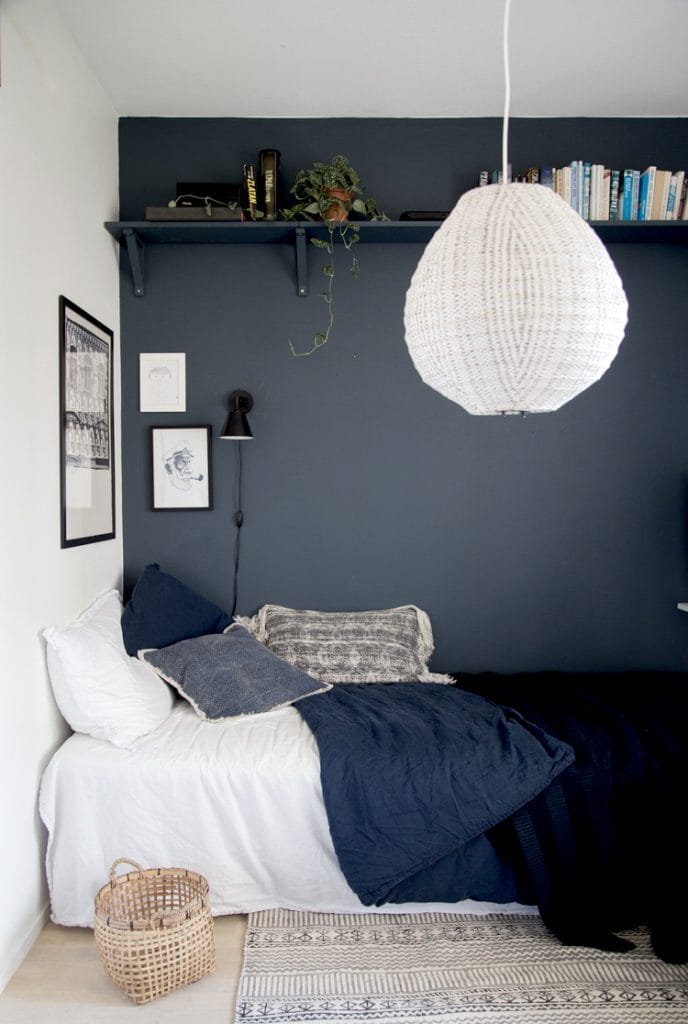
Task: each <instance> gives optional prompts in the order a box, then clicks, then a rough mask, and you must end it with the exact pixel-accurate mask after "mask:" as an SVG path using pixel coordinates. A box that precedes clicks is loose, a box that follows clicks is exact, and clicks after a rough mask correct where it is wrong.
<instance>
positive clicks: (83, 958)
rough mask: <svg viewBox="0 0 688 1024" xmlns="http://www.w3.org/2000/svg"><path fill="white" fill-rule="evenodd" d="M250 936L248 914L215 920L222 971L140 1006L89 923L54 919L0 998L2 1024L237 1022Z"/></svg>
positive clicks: (216, 971)
mask: <svg viewBox="0 0 688 1024" xmlns="http://www.w3.org/2000/svg"><path fill="white" fill-rule="evenodd" d="M245 933H246V918H245V917H244V916H242V915H235V916H232V917H216V918H215V942H216V947H217V968H216V970H215V973H214V974H211V975H209V976H208V977H207V978H202V979H201V980H200V981H197V982H196V983H195V984H193V985H187V986H186V987H185V988H181V989H178V990H177V991H176V992H170V994H169V995H167V996H163V997H162V998H160V999H157V1000H155V1001H154V1002H152V1003H145V1004H142V1005H141V1006H137V1005H136V1004H134V1003H132V1002H131V1001H130V1000H129V999H127V997H126V996H125V995H123V994H122V993H121V992H120V991H119V989H118V988H117V987H116V986H115V985H114V984H113V982H112V981H111V980H110V978H109V977H108V975H107V974H106V973H105V970H104V968H103V965H102V964H101V962H100V959H99V957H98V954H97V952H96V949H95V945H94V942H93V932H92V931H90V930H89V929H86V928H60V927H58V926H57V925H54V924H49V925H46V927H45V928H44V929H43V931H42V932H41V934H40V936H39V937H38V939H37V941H36V943H35V944H34V946H33V947H32V949H31V951H30V952H29V954H28V956H27V957H26V960H25V961H24V963H23V964H22V965H21V967H20V968H19V970H18V971H17V973H16V974H15V975H14V977H13V978H12V980H11V981H10V983H9V985H8V986H7V988H6V989H5V991H4V992H3V993H2V995H0V1022H1V1024H29V1022H30V1024H39V1022H40V1024H53V1021H68V1022H69V1024H91V1022H93V1024H103V1022H108V1024H110V1022H111V1024H120V1022H122V1024H126V1022H133V1021H136V1022H137V1024H179V1022H181V1021H185V1022H187V1024H189V1022H191V1021H202V1022H203V1024H233V1021H234V1002H235V998H236V990H237V985H238V982H239V975H240V973H241V961H242V956H243V949H244V935H245Z"/></svg>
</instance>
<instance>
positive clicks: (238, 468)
mask: <svg viewBox="0 0 688 1024" xmlns="http://www.w3.org/2000/svg"><path fill="white" fill-rule="evenodd" d="M242 447H243V446H242V445H241V444H237V445H236V450H237V452H236V462H235V464H234V525H235V527H236V534H235V536H234V595H233V598H232V618H234V615H235V613H236V607H237V599H238V596H239V554H240V550H241V527H242V526H243V522H244V513H243V511H242V508H241V476H242V465H241V449H242Z"/></svg>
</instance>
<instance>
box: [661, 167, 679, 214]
mask: <svg viewBox="0 0 688 1024" xmlns="http://www.w3.org/2000/svg"><path fill="white" fill-rule="evenodd" d="M677 180H678V179H677V175H676V174H672V175H671V181H670V182H669V195H668V196H667V208H666V214H665V217H664V219H665V220H675V219H676V218H675V216H674V207H675V206H676V183H677Z"/></svg>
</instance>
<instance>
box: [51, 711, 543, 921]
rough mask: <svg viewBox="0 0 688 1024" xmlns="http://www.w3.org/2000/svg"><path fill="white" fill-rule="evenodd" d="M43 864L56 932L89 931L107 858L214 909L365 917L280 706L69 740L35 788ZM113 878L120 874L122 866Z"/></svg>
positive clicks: (310, 762) (293, 721) (310, 763)
mask: <svg viewBox="0 0 688 1024" xmlns="http://www.w3.org/2000/svg"><path fill="white" fill-rule="evenodd" d="M40 814H41V818H42V819H43V821H44V823H45V825H46V827H47V829H48V832H49V839H48V849H47V855H46V869H47V875H48V886H49V889H50V897H51V914H52V919H53V921H55V923H56V924H62V925H80V926H92V924H93V900H94V897H95V895H96V892H97V891H98V889H99V888H100V887H101V885H103V884H104V883H105V882H106V881H107V879H108V876H109V869H110V865H111V864H112V862H113V861H114V860H115V859H116V858H117V857H132V858H133V859H134V860H136V861H138V862H139V863H140V864H141V865H142V866H144V867H169V866H175V867H177V866H179V867H186V868H190V869H192V870H194V871H198V872H200V873H201V874H203V875H204V876H205V877H206V878H207V879H208V881H209V883H210V898H211V906H212V909H213V913H214V914H216V915H217V914H229V913H237V912H239V913H246V912H248V911H255V910H265V909H268V908H270V907H285V908H290V909H295V910H313V911H331V912H333V913H356V912H360V913H370V912H371V911H374V910H375V909H376V908H371V907H365V906H364V905H363V904H362V903H361V902H360V901H359V899H358V897H357V896H356V895H355V894H354V893H353V892H352V890H351V889H350V888H349V886H348V885H347V883H346V881H345V879H344V876H343V875H342V873H341V871H340V869H339V865H338V863H337V858H336V856H335V853H334V849H333V847H332V840H331V838H330V833H329V829H328V825H327V815H326V812H325V806H324V803H323V799H322V791H321V788H320V762H319V757H318V749H317V746H316V743H315V740H314V738H313V736H312V734H311V732H310V730H309V728H308V726H307V725H306V724H305V722H304V721H303V719H302V718H301V716H300V715H299V713H298V712H297V711H296V710H295V709H294V708H292V707H288V708H282V709H281V710H279V711H273V712H269V713H267V714H262V715H256V716H253V717H251V718H244V719H240V720H237V721H234V722H223V723H221V724H216V723H212V722H202V721H200V720H199V719H198V718H197V716H196V715H195V713H194V712H193V710H192V708H191V707H190V706H189V705H188V704H186V703H185V702H184V701H180V702H179V703H178V704H177V705H176V706H175V708H174V709H173V711H172V714H171V715H170V717H169V719H168V720H167V721H166V722H165V723H164V724H163V725H162V726H160V727H159V728H158V729H157V730H155V732H153V733H150V734H149V735H148V736H144V737H143V738H141V739H139V740H138V741H137V742H136V745H135V749H133V750H123V749H120V748H117V747H114V746H112V745H111V744H109V743H107V742H106V741H103V740H95V739H92V738H91V737H89V736H84V735H79V734H75V735H74V736H71V737H70V738H69V739H68V740H67V741H66V742H65V743H64V744H63V745H62V746H61V747H60V749H59V750H58V751H57V752H56V753H55V755H54V757H53V758H52V760H51V762H50V764H49V765H48V767H47V769H46V771H45V773H44V775H43V780H42V783H41V792H40ZM122 870H125V869H122ZM377 909H379V910H380V911H381V912H389V911H393V912H395V913H404V912H408V913H411V912H418V911H431V910H439V911H450V912H454V913H477V914H481V913H493V912H495V911H501V912H503V913H509V912H510V911H511V912H513V911H515V910H517V911H520V912H523V911H524V910H525V909H526V908H523V907H521V906H519V905H518V904H508V905H503V904H499V905H498V904H492V903H477V902H474V901H471V900H468V901H465V902H463V903H454V904H449V905H448V904H427V903H425V904H422V905H419V904H403V905H401V904H400V905H391V904H390V905H388V906H386V907H381V908H377Z"/></svg>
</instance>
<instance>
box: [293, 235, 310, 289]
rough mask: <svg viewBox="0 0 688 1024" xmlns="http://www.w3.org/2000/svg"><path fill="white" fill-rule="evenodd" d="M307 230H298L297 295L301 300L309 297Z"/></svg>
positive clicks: (296, 243)
mask: <svg viewBox="0 0 688 1024" xmlns="http://www.w3.org/2000/svg"><path fill="white" fill-rule="evenodd" d="M307 242H308V240H307V238H306V229H305V228H296V233H295V235H294V245H295V247H296V294H297V295H298V296H299V297H300V298H304V297H305V296H306V295H308V248H307Z"/></svg>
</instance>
